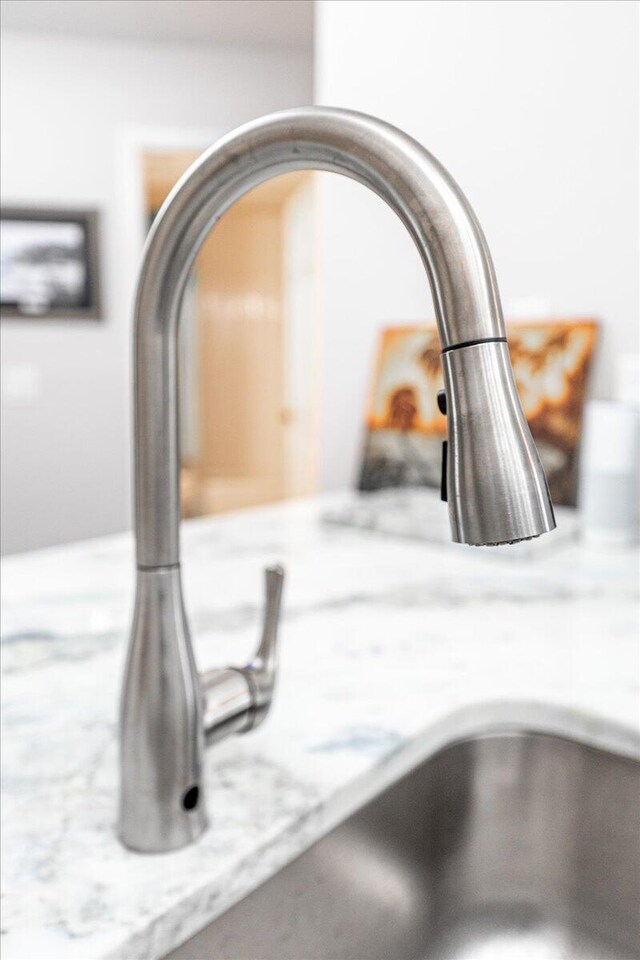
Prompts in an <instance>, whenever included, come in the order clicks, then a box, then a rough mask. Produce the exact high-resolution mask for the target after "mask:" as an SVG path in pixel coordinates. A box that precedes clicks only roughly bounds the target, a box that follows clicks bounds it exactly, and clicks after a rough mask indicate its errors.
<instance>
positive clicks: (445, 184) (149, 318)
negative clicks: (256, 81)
mask: <svg viewBox="0 0 640 960" xmlns="http://www.w3.org/2000/svg"><path fill="white" fill-rule="evenodd" d="M302 169H317V170H326V171H331V172H335V173H342V174H345V175H346V176H348V177H351V178H353V179H355V180H358V181H359V182H360V183H362V184H364V185H365V186H368V187H369V188H370V189H371V190H373V191H374V192H375V193H376V194H378V196H380V197H381V198H382V199H383V200H384V201H386V203H388V204H389V206H390V207H391V208H392V209H393V210H395V212H396V213H397V214H398V216H399V217H400V219H401V220H402V222H403V223H404V224H405V226H406V227H407V229H408V231H409V233H410V234H411V236H412V237H413V239H414V241H415V243H416V246H417V248H418V251H419V253H420V256H421V259H422V261H423V263H424V265H425V268H426V271H427V274H428V277H429V281H430V284H431V291H432V294H433V301H434V305H435V311H436V319H437V323H438V329H439V333H440V339H441V343H442V346H443V348H447V347H452V346H455V345H457V344H460V343H466V342H467V341H484V340H487V339H495V338H503V337H504V336H505V330H504V323H503V319H502V313H501V308H500V301H499V296H498V290H497V285H496V281H495V276H494V271H493V266H492V262H491V257H490V254H489V251H488V248H487V244H486V241H485V239H484V236H483V234H482V230H481V228H480V225H479V224H478V221H477V220H476V218H475V215H474V213H473V211H472V210H471V207H470V206H469V204H468V202H467V200H466V198H465V197H464V195H463V194H462V192H461V191H460V189H459V187H458V186H457V184H456V183H455V182H454V180H453V179H452V178H451V177H450V175H449V174H448V173H447V171H446V170H445V169H444V168H443V167H442V165H441V164H440V163H439V162H438V161H437V160H436V159H435V158H434V157H433V156H432V155H431V154H430V153H429V152H428V151H427V150H425V149H424V148H423V147H422V146H421V145H420V144H418V143H417V142H416V141H415V140H413V139H411V137H409V136H407V135H406V134H404V133H402V132H401V131H400V130H397V129H396V128H395V127H392V126H390V125H388V124H386V123H383V122H382V121H380V120H377V119H375V118H373V117H369V116H365V115H363V114H358V113H354V112H351V111H346V110H338V109H330V108H325V107H308V108H304V109H295V110H288V111H284V112H282V113H277V114H273V115H271V116H269V117H265V118H263V119H261V120H258V121H256V122H254V123H250V124H247V125H246V126H244V127H241V128H240V129H238V130H236V131H234V132H233V133H231V134H229V135H228V136H227V137H225V138H223V139H222V140H220V141H219V142H218V143H216V144H214V146H213V147H211V149H210V150H208V151H207V152H206V153H204V154H203V155H202V157H200V159H199V160H198V161H197V162H196V163H195V164H194V165H193V166H192V167H191V168H190V169H189V170H188V171H187V172H186V174H185V175H184V176H183V178H182V179H181V180H180V182H179V183H178V184H177V186H176V187H175V189H174V190H173V192H172V193H171V195H170V196H169V198H168V199H167V201H166V203H165V204H164V206H163V208H162V210H161V211H160V214H159V216H158V218H157V219H156V222H155V223H154V226H153V228H152V230H151V233H150V235H149V238H148V241H147V244H146V247H145V251H144V255H143V261H142V266H141V270H140V275H139V281H138V288H137V293H136V300H135V461H136V463H135V471H136V480H135V484H136V491H135V493H136V538H137V562H138V566H139V567H140V568H141V569H148V570H157V569H162V568H167V567H174V566H176V565H177V564H178V563H179V556H180V555H179V522H180V496H179V445H178V397H177V381H178V378H177V334H178V330H177V328H178V318H179V310H180V303H181V300H182V296H183V292H184V286H185V281H186V279H187V276H188V273H189V269H190V267H191V265H192V263H193V261H194V259H195V256H196V254H197V252H198V250H199V248H200V245H201V244H202V242H203V241H204V239H205V237H206V236H207V234H208V233H209V231H210V230H211V228H212V227H213V226H214V225H215V223H216V222H217V221H218V220H219V219H220V217H221V216H222V214H223V213H224V212H225V211H226V210H228V208H229V207H230V206H231V205H232V204H233V203H234V202H235V201H236V200H237V199H239V198H240V197H241V196H242V195H243V194H244V193H246V192H247V191H249V190H251V189H252V188H253V187H255V186H257V185H258V184H259V183H261V182H263V181H265V180H267V179H269V178H271V177H274V176H277V175H279V174H282V173H286V172H289V171H293V170H302Z"/></svg>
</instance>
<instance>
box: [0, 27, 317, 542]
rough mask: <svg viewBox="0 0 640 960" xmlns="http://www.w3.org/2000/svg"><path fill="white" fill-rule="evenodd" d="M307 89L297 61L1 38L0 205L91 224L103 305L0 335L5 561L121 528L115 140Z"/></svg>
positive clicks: (123, 290) (270, 105) (289, 54)
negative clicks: (95, 222)
mask: <svg viewBox="0 0 640 960" xmlns="http://www.w3.org/2000/svg"><path fill="white" fill-rule="evenodd" d="M311 83H312V63H311V56H310V54H309V53H308V52H305V51H304V50H300V49H278V48H275V47H274V48H270V47H237V48H231V47H229V48H215V47H211V46H205V45H199V44H193V43H192V44H189V45H186V44H184V45H177V44H144V43H125V42H119V41H117V42H116V41H112V42H102V41H92V40H78V39H73V40H72V39H60V38H57V39H48V38H36V37H31V36H27V35H17V34H15V35H11V34H5V35H4V37H3V43H2V201H3V203H5V204H13V203H16V204H29V205H30V204H43V205H53V206H55V205H61V206H67V205H76V206H89V207H97V208H98V209H99V210H100V212H101V215H102V255H103V262H102V281H103V283H102V286H103V293H104V306H105V311H104V320H103V321H102V322H101V323H99V324H91V323H78V322H75V323H72V322H66V323H62V322H55V323H54V322H45V321H40V322H24V321H15V320H3V322H2V374H3V384H4V389H3V394H4V395H3V423H2V427H3V429H2V520H3V537H2V548H3V551H4V552H11V551H14V550H23V549H28V548H31V547H37V546H44V545H48V544H53V543H57V542H63V541H67V540H74V539H78V538H83V537H89V536H94V535H98V534H102V533H108V532H111V531H117V530H122V529H125V528H126V527H128V526H129V524H130V505H129V501H130V477H129V454H130V450H129V444H130V436H129V404H130V399H129V397H130V391H129V339H130V331H129V299H130V282H131V275H132V270H131V264H130V263H128V262H127V258H128V257H130V249H131V243H130V242H127V241H128V238H126V237H123V236H122V230H123V223H124V222H125V218H124V217H123V210H122V204H123V196H122V190H121V188H120V185H119V182H118V177H119V168H118V165H119V162H120V161H121V152H122V142H121V141H122V137H123V134H124V131H125V130H126V129H127V127H129V126H130V125H142V126H144V127H150V126H151V127H153V126H168V127H171V128H175V127H187V128H198V129H202V128H206V129H211V130H221V131H223V130H227V129H230V128H232V127H234V126H235V125H237V124H238V123H241V122H243V121H245V120H249V119H251V118H253V117H255V116H259V115H260V114H263V113H266V112H269V111H271V110H275V109H279V108H282V107H287V106H295V105H299V104H302V103H306V102H309V101H310V99H311ZM25 381H26V383H25ZM25 394H27V395H25ZM28 394H31V396H28ZM34 394H35V395H34Z"/></svg>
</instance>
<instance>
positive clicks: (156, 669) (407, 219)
mask: <svg viewBox="0 0 640 960" xmlns="http://www.w3.org/2000/svg"><path fill="white" fill-rule="evenodd" d="M306 169H316V170H328V171H332V172H335V173H342V174H345V175H346V176H348V177H351V178H353V179H354V180H358V181H359V182H360V183H363V184H365V186H368V187H370V189H371V190H373V191H374V192H375V193H377V194H378V196H380V197H382V199H383V200H385V201H386V202H387V203H388V204H389V206H390V207H391V208H392V209H393V210H395V212H396V213H397V214H398V216H399V217H400V219H401V220H402V222H403V223H404V225H405V226H406V228H407V230H408V231H409V233H410V234H411V236H412V237H413V240H414V242H415V244H416V246H417V248H418V252H419V253H420V256H421V258H422V261H423V263H424V266H425V269H426V272H427V276H428V278H429V282H430V285H431V292H432V295H433V300H434V304H435V311H436V318H437V322H438V330H439V334H440V341H441V345H442V360H443V366H444V376H445V398H446V413H447V422H448V447H447V449H446V456H445V467H446V483H445V490H446V498H447V499H448V505H449V516H450V521H451V529H452V536H453V539H454V540H455V541H458V542H461V543H470V544H502V543H513V542H515V541H518V540H523V539H528V538H531V537H537V536H539V535H540V534H542V533H545V532H547V531H549V530H552V529H553V528H554V526H555V521H554V516H553V509H552V506H551V502H550V499H549V492H548V489H547V483H546V479H545V476H544V472H543V470H542V467H541V465H540V461H539V458H538V454H537V451H536V448H535V445H534V443H533V440H532V438H531V434H530V432H529V428H528V426H527V423H526V420H525V418H524V415H523V413H522V409H521V407H520V402H519V400H518V395H517V392H516V388H515V384H514V380H513V374H512V370H511V363H510V360H509V352H508V349H507V341H506V335H505V326H504V321H503V318H502V310H501V307H500V299H499V295H498V288H497V284H496V279H495V275H494V270H493V264H492V262H491V256H490V254H489V249H488V247H487V243H486V240H485V238H484V236H483V233H482V230H481V228H480V225H479V223H478V221H477V220H476V217H475V215H474V213H473V211H472V209H471V207H470V206H469V204H468V202H467V200H466V198H465V197H464V195H463V194H462V192H461V190H460V188H459V187H458V185H457V184H456V183H455V181H454V180H453V179H452V177H451V176H450V175H449V174H448V173H447V171H446V170H445V169H444V167H443V166H441V164H440V163H438V161H437V160H436V159H435V158H434V157H433V156H431V154H430V153H428V152H427V151H426V150H425V149H424V148H423V147H422V146H421V145H420V144H419V143H417V142H416V141H415V140H413V139H411V137H409V136H407V135H406V134H405V133H402V132H401V131H400V130H398V129H396V128H395V127H392V126H390V125H389V124H386V123H383V122H382V121H380V120H377V119H375V118H373V117H369V116H365V115H363V114H359V113H354V112H352V111H348V110H337V109H329V108H325V107H308V108H303V109H296V110H287V111H284V112H282V113H276V114H272V115H271V116H268V117H264V118H263V119H261V120H256V121H255V122H253V123H249V124H246V125H245V126H243V127H240V128H239V129H238V130H235V131H234V132H232V133H230V134H229V135H228V136H226V137H224V138H223V139H222V140H220V141H218V143H216V144H214V145H213V146H212V147H211V148H210V149H209V150H208V151H207V152H206V153H204V154H203V155H202V157H200V159H199V160H197V161H196V163H194V164H193V166H192V167H191V168H190V169H189V170H188V171H187V173H186V174H185V175H184V176H183V178H182V179H181V180H180V182H179V183H178V184H177V186H176V187H175V189H174V190H173V191H172V193H171V195H170V196H169V198H168V199H167V201H166V203H165V204H164V206H163V208H162V210H161V212H160V215H159V216H158V217H157V219H156V221H155V223H154V226H153V228H152V230H151V233H150V235H149V238H148V240H147V244H146V247H145V251H144V255H143V260H142V266H141V268H140V274H139V278H138V287H137V293H136V299H135V310H134V314H135V506H136V545H137V591H136V603H135V611H134V618H133V627H132V632H131V640H130V646H129V654H128V659H127V665H126V670H125V678H124V689H123V696H122V707H121V751H120V762H121V792H120V810H119V833H120V837H121V839H122V841H123V843H124V844H125V845H126V846H127V847H130V848H131V849H134V850H139V851H145V852H161V851H168V850H175V849H177V848H179V847H182V846H184V845H185V844H187V843H190V842H192V841H193V840H195V839H196V838H197V837H198V836H200V834H201V833H202V832H203V830H205V829H206V826H207V814H206V804H205V798H204V790H203V783H202V756H203V750H204V747H205V742H214V741H217V740H220V739H221V738H223V737H225V736H227V735H228V734H230V733H243V732H245V731H246V730H250V729H252V728H253V727H255V726H256V725H257V724H258V723H260V721H261V720H262V719H263V718H264V716H265V715H266V713H267V711H268V709H269V705H270V702H271V697H272V693H273V685H274V678H275V667H276V660H275V657H276V633H277V625H278V615H279V609H280V598H281V592H282V583H283V571H282V570H281V569H280V568H279V567H274V568H272V569H269V570H267V572H266V582H267V587H266V612H265V625H264V631H263V636H262V640H261V642H260V646H259V649H258V652H257V654H256V657H255V659H254V660H253V662H251V663H250V664H248V665H247V666H245V667H241V668H235V667H234V668H227V669H223V670H215V671H211V672H210V673H207V674H205V675H204V676H202V677H200V676H199V675H198V672H197V670H196V665H195V660H194V656H193V651H192V647H191V641H190V638H189V628H188V623H187V617H186V613H185V609H184V604H183V599H182V589H181V583H180V550H179V526H180V497H179V458H178V416H177V414H178V403H177V390H178V377H177V334H178V317H179V312H180V303H181V300H182V296H183V293H184V288H185V281H186V279H187V275H188V273H189V270H190V267H191V266H192V264H193V261H194V259H195V256H196V254H197V252H198V249H199V247H200V245H201V244H202V242H203V240H204V238H205V237H206V236H207V234H208V233H209V231H210V230H211V228H212V227H213V226H214V225H215V224H216V222H217V221H218V220H219V219H220V217H221V216H222V215H223V213H224V212H225V211H226V210H228V209H229V207H230V206H231V205H232V204H233V203H234V202H235V201H236V200H238V198H239V197H241V196H242V195H243V194H245V193H246V192H247V191H248V190H251V189H252V187H255V186H257V185H258V184H259V183H262V182H263V181H265V180H268V179H269V178H271V177H275V176H278V175H279V174H282V173H286V172H288V171H292V170H306ZM356 229H357V224H354V230H356Z"/></svg>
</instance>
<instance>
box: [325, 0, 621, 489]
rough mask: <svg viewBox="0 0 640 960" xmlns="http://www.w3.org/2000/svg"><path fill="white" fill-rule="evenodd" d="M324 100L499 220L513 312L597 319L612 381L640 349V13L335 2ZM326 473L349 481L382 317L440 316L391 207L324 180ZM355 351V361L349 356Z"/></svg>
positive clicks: (503, 285)
mask: <svg viewBox="0 0 640 960" xmlns="http://www.w3.org/2000/svg"><path fill="white" fill-rule="evenodd" d="M316 10H317V17H316V65H315V69H316V100H317V102H319V103H331V104H335V105H336V106H349V107H353V108H355V109H358V110H363V111H365V112H367V113H373V114H377V115H378V116H380V117H383V118H384V119H385V120H388V121H390V122H391V123H395V124H396V125H397V126H400V127H403V128H405V129H406V130H407V131H408V132H409V133H411V134H412V135H413V136H415V137H416V138H417V139H419V140H421V141H422V142H423V143H424V145H425V146H426V147H427V148H428V149H429V150H431V151H432V152H433V153H434V154H435V155H436V156H437V157H438V159H439V160H441V161H442V162H443V163H444V164H445V166H447V167H448V168H449V169H450V170H451V172H452V173H453V175H454V176H455V177H456V179H457V180H458V182H459V183H460V185H461V186H462V189H463V190H464V192H465V193H466V195H467V197H468V198H469V200H470V201H471V204H472V206H473V207H474V209H475V211H476V213H477V214H478V218H479V220H480V223H481V224H482V226H483V228H484V230H485V233H486V235H487V239H488V241H489V246H490V247H491V251H492V253H493V257H494V260H495V265H496V271H497V276H498V282H499V284H500V289H501V293H502V297H503V301H504V306H505V313H506V314H507V316H511V315H514V314H515V313H517V314H518V315H520V316H523V315H526V314H529V315H531V314H533V315H542V314H547V315H549V314H550V315H555V316H565V317H566V316H581V315H582V316H585V315H586V316H594V315H595V316H596V317H599V318H600V319H601V320H602V323H603V340H602V345H601V350H600V356H599V361H598V367H597V370H596V376H595V382H594V389H595V392H596V393H598V394H600V395H601V396H603V397H606V396H609V395H610V394H611V392H612V390H613V389H614V377H615V372H614V371H615V359H616V357H617V356H618V355H620V354H623V353H627V352H634V351H635V352H637V351H638V349H639V345H638V331H639V325H638V314H639V302H638V291H639V286H638V263H639V254H638V173H639V171H638V116H639V111H638V90H639V88H638V4H636V3H628V2H620V3H611V2H610V0H594V2H590V0H589V2H584V0H551V2H548V0H518V2H517V3H505V2H503V0H469V2H462V0H444V2H436V0H429V2H413V0H408V2H407V0H377V2H375V3H362V2H358V0H355V2H352V0H337V2H335V0H319V2H318V3H317V5H316ZM322 231H323V249H322V253H323V257H322V271H323V294H324V301H323V310H324V336H325V346H324V352H325V356H326V357H327V363H326V364H325V374H324V381H323V421H324V438H325V445H324V450H323V453H324V466H323V478H324V483H325V486H327V487H330V488H332V487H342V486H345V485H346V484H347V483H348V482H349V481H350V479H351V478H352V476H353V474H354V467H355V461H356V459H357V456H358V452H359V448H360V443H359V440H360V435H361V429H362V427H361V424H362V416H363V413H362V411H363V397H364V396H365V395H366V389H367V384H368V380H369V376H370V371H371V364H372V359H373V357H372V353H373V348H374V345H375V338H376V333H377V330H378V328H379V327H380V326H381V325H382V324H390V323H398V322H405V323H406V322H412V321H416V320H420V319H425V318H428V317H432V316H433V307H432V302H431V296H430V293H429V289H428V285H427V282H426V279H425V275H424V270H423V268H422V265H421V264H420V262H419V259H418V255H417V253H416V251H415V249H414V246H413V243H412V241H411V240H410V238H409V236H408V235H407V233H406V231H405V230H404V228H403V227H402V225H401V224H400V223H399V221H398V220H397V218H396V217H395V216H394V215H393V214H392V213H391V211H390V210H389V209H388V208H387V207H386V206H385V205H384V204H383V203H382V202H381V201H379V200H378V199H377V198H376V197H374V196H372V195H371V194H370V193H369V192H368V191H367V190H365V189H363V188H362V187H360V186H358V185H357V184H354V183H352V182H350V181H348V180H346V179H345V178H343V177H326V178H324V180H323V202H322ZM336 356H340V358H341V362H340V363H332V358H333V357H336Z"/></svg>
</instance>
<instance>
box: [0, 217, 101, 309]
mask: <svg viewBox="0 0 640 960" xmlns="http://www.w3.org/2000/svg"><path fill="white" fill-rule="evenodd" d="M97 233H98V214H97V213H96V211H95V210H43V209H39V208H36V209H28V208H24V207H3V209H2V214H1V217H0V315H1V316H2V318H3V319H4V318H6V317H12V318H18V319H23V320H28V319H31V320H33V319H38V320H99V319H100V318H101V305H100V283H99V264H98V235H97Z"/></svg>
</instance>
